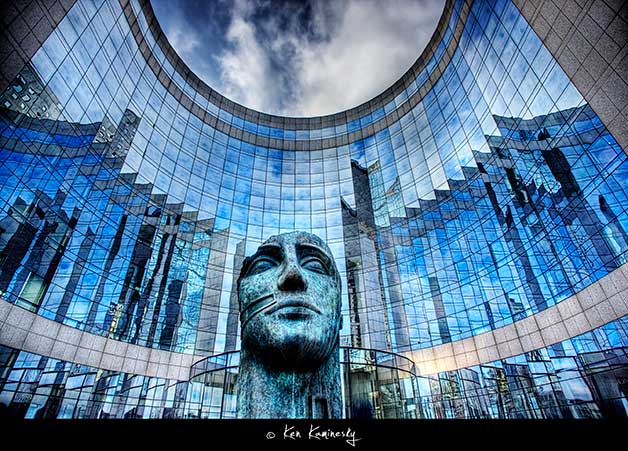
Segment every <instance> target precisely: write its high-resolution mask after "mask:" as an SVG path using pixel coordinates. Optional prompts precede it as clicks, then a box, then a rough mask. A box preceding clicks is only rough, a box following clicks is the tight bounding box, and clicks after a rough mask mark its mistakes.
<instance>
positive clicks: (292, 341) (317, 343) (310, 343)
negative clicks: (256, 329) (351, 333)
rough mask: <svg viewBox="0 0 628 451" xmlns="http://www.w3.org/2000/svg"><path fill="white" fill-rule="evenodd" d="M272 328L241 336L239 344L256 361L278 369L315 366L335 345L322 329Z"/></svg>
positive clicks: (321, 363) (322, 361)
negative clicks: (264, 331) (263, 331)
mask: <svg viewBox="0 0 628 451" xmlns="http://www.w3.org/2000/svg"><path fill="white" fill-rule="evenodd" d="M269 332H270V331H269ZM273 332H274V333H272V332H271V333H268V334H263V335H258V336H257V337H256V338H257V339H255V340H247V337H243V339H244V343H243V344H244V345H245V346H246V347H247V349H249V350H251V351H253V352H254V353H255V355H256V356H257V358H258V359H259V360H260V361H262V362H264V363H265V364H266V365H267V366H269V367H271V368H276V369H278V370H291V371H295V370H296V371H309V370H313V369H316V368H319V367H320V366H321V365H323V364H324V363H325V362H326V361H327V359H328V358H329V356H330V355H331V352H332V351H333V350H334V349H335V348H336V346H335V345H336V342H335V340H332V339H329V337H330V335H328V334H326V333H325V331H318V330H316V329H312V330H309V331H307V332H304V331H303V330H300V331H281V332H278V331H273ZM332 336H333V335H332ZM248 338H250V337H248ZM326 338H327V339H326Z"/></svg>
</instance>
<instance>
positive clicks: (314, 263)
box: [301, 256, 329, 274]
mask: <svg viewBox="0 0 628 451" xmlns="http://www.w3.org/2000/svg"><path fill="white" fill-rule="evenodd" d="M301 266H302V267H303V268H305V269H307V270H308V271H314V272H317V273H319V274H329V271H328V270H327V267H326V266H325V263H323V261H322V260H321V259H319V258H317V257H314V256H308V257H305V258H304V259H303V260H302V261H301Z"/></svg>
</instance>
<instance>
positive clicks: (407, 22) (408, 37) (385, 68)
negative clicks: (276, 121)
mask: <svg viewBox="0 0 628 451" xmlns="http://www.w3.org/2000/svg"><path fill="white" fill-rule="evenodd" d="M441 13H442V2H441V1H439V0H431V1H422V2H416V1H411V0H398V1H395V2H386V3H383V4H382V3H379V2H376V1H372V0H371V1H365V0H352V1H349V2H348V4H347V10H346V12H345V14H344V19H343V21H342V24H341V25H340V27H339V29H338V30H337V31H336V32H335V33H334V34H333V36H332V38H331V40H330V41H329V42H324V43H321V44H318V45H310V46H307V45H306V46H303V47H302V49H301V52H302V57H301V59H300V64H301V67H300V68H299V71H298V72H296V74H295V75H296V76H297V77H298V78H299V86H300V95H299V96H298V97H299V103H298V105H297V108H298V113H301V114H309V115H321V114H329V113H335V112H337V111H342V110H345V109H347V108H351V107H354V106H357V105H359V104H361V103H363V102H365V101H368V100H370V99H371V98H373V97H375V96H376V95H378V94H379V93H381V92H382V91H384V90H385V89H386V88H388V87H389V86H390V85H392V84H393V83H394V82H395V81H396V80H397V79H399V78H400V77H401V76H402V75H403V74H404V73H405V72H406V71H407V70H408V69H409V68H410V66H411V65H412V64H413V63H414V61H415V60H416V58H417V57H418V56H419V54H420V53H421V51H422V50H423V48H424V47H425V45H426V44H427V42H428V40H429V38H430V37H431V35H432V33H433V31H434V29H435V28H436V24H437V22H438V19H439V17H440V14H441Z"/></svg>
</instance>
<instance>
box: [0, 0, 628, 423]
mask: <svg viewBox="0 0 628 451" xmlns="http://www.w3.org/2000/svg"><path fill="white" fill-rule="evenodd" d="M618 17H619V15H618ZM9 29H10V28H9ZM28 39H29V38H28V36H27V37H26V38H24V41H19V42H27V41H28ZM41 41H43V42H42V43H41V44H40V45H39V46H38V47H37V50H36V51H35V52H34V53H32V57H31V59H30V60H29V61H27V62H25V64H24V65H23V67H20V68H17V69H16V70H17V75H16V76H15V77H14V79H12V81H11V82H10V83H8V84H6V83H5V85H6V86H5V85H3V87H5V89H4V91H3V92H2V94H1V98H0V107H1V110H0V119H1V124H0V132H1V138H0V139H1V140H0V144H1V149H0V165H1V169H0V188H1V189H2V201H1V202H0V208H1V211H0V295H1V297H2V302H1V303H0V313H1V315H0V325H1V328H0V406H1V408H2V409H3V410H4V411H5V412H8V413H9V414H11V415H16V416H25V417H28V418H39V417H43V418H45V417H61V418H70V417H77V418H108V417H114V418H162V417H163V418H208V417H210V418H216V417H222V418H230V417H233V416H234V412H235V393H234V387H235V380H236V378H237V365H238V352H237V350H238V349H239V317H238V305H237V299H236V296H235V293H234V284H235V279H236V278H237V274H238V271H239V265H240V263H241V261H242V259H243V257H244V256H245V255H247V254H250V253H251V251H252V250H254V249H255V248H257V246H258V245H259V244H260V243H261V242H262V241H263V240H264V239H266V238H267V237H268V236H270V235H272V234H276V233H280V232H284V231H288V230H294V229H302V230H308V231H311V232H313V233H315V234H317V235H319V236H321V237H322V238H323V239H324V240H326V241H327V242H328V243H329V245H330V247H331V249H332V251H333V253H334V255H335V257H336V261H337V264H338V267H339V269H340V271H341V273H342V279H343V285H344V286H343V315H344V328H343V330H342V331H341V340H342V345H343V348H342V350H341V353H342V356H341V362H342V375H343V385H344V387H343V393H344V402H345V414H346V416H347V417H351V418H356V417H375V418H558V417H560V418H571V417H576V418H582V417H585V418H589V417H593V418H598V417H615V416H619V417H625V416H626V412H627V410H628V397H627V396H628V386H627V385H626V380H627V377H628V369H627V368H628V367H627V363H628V362H627V354H626V350H627V349H628V348H627V346H628V336H627V332H628V320H627V319H626V316H625V315H626V313H628V303H627V299H628V291H626V290H627V289H628V282H627V280H628V269H627V266H626V263H627V262H626V258H627V256H628V235H627V232H626V230H627V228H628V214H627V210H626V205H628V201H627V198H626V197H627V195H628V158H627V155H626V150H625V149H622V147H621V146H620V145H619V144H618V143H617V142H616V140H615V138H614V137H613V135H612V134H611V132H609V130H608V129H607V127H608V124H605V123H603V122H602V120H601V119H600V117H599V116H598V114H597V113H596V111H594V108H592V106H591V105H590V104H589V103H587V102H586V101H585V100H584V98H583V97H582V95H581V94H580V92H579V91H578V89H576V87H575V86H574V84H573V82H572V81H571V80H570V79H569V77H568V76H567V75H566V74H565V72H563V69H562V68H561V66H560V65H559V64H558V63H557V61H556V60H555V59H554V57H553V56H552V54H551V53H550V52H549V51H548V50H547V49H546V47H545V46H544V45H543V43H542V41H541V40H540V39H539V37H538V36H537V34H536V33H535V30H533V29H532V28H531V27H530V26H529V25H528V22H527V21H526V20H525V19H524V17H523V15H522V14H521V12H520V10H519V9H518V8H517V6H515V5H514V4H513V3H511V2H509V1H503V2H482V1H476V2H470V1H469V2H464V1H449V2H447V4H446V7H445V11H444V12H443V17H442V19H441V22H440V23H439V26H438V28H437V31H436V33H435V35H434V37H433V39H432V43H431V45H429V46H428V47H427V49H426V50H425V51H424V52H423V54H422V55H421V57H420V58H419V59H418V60H417V62H416V63H415V65H414V66H413V68H411V69H410V71H409V72H408V73H407V74H406V75H405V76H404V77H402V79H401V80H399V81H398V82H397V83H395V84H394V85H393V86H392V87H391V88H390V89H389V90H387V91H385V92H384V93H382V94H381V95H380V96H378V97H376V98H375V99H373V100H372V101H370V102H368V103H366V104H364V105H361V106H359V107H356V108H354V109H351V110H348V111H346V112H342V113H338V114H336V115H331V116H325V117H318V118H282V117H276V116H269V115H266V114H262V113H258V112H255V111H253V110H249V109H246V108H244V107H242V106H240V105H237V104H234V103H233V102H231V101H229V100H228V99H225V98H223V97H221V96H220V95H219V94H218V93H216V92H215V91H212V90H211V89H210V88H208V87H207V86H205V85H204V84H203V83H202V82H200V81H199V80H198V79H197V78H196V77H195V76H194V74H192V73H190V71H189V70H188V69H187V68H186V67H185V65H184V64H183V63H182V62H181V61H180V59H179V58H178V56H176V54H175V53H174V52H173V51H172V49H171V48H170V46H169V44H168V43H167V41H166V40H165V37H164V36H163V34H162V33H161V32H160V30H159V28H158V24H157V22H156V20H155V18H154V16H153V13H152V10H151V8H150V5H149V4H148V2H145V1H137V0H131V1H126V0H120V1H97V2H83V1H82V0H79V1H77V2H75V3H73V4H72V5H71V7H70V9H69V10H68V11H67V13H66V14H64V15H62V16H61V17H60V18H59V20H58V23H57V25H56V27H55V28H54V29H53V30H51V31H50V33H49V35H48V36H46V37H45V39H43V40H41ZM16 42H17V41H16ZM3 70H4V69H3ZM491 340H492V341H491ZM426 356H427V357H426Z"/></svg>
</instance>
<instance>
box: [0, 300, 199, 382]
mask: <svg viewBox="0 0 628 451" xmlns="http://www.w3.org/2000/svg"><path fill="white" fill-rule="evenodd" d="M0 344H2V345H4V346H9V347H11V348H15V349H20V350H23V351H27V352H32V353H34V354H39V355H42V356H46V357H52V358H54V359H59V360H65V361H67V362H72V363H78V364H79V365H87V366H91V367H93V368H99V369H103V370H111V371H120V372H123V373H130V374H138V375H142V376H151V377H162V378H167V379H172V380H181V381H187V380H188V379H189V378H190V367H191V366H192V364H193V363H194V362H195V361H197V360H200V359H201V358H202V357H198V356H194V355H191V354H183V353H179V352H170V351H163V350H161V349H152V348H147V347H145V346H138V345H134V344H130V343H126V342H123V341H119V340H114V339H112V338H106V337H102V336H100V335H96V334H92V333H90V332H84V331H82V330H79V329H76V328H74V327H71V326H66V325H65V324H61V323H58V322H56V321H53V320H50V319H48V318H44V317H43V316H39V315H37V314H36V313H33V312H29V311H28V310H25V309H23V308H21V307H19V306H17V305H13V304H9V303H8V302H4V301H2V302H0Z"/></svg>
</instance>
